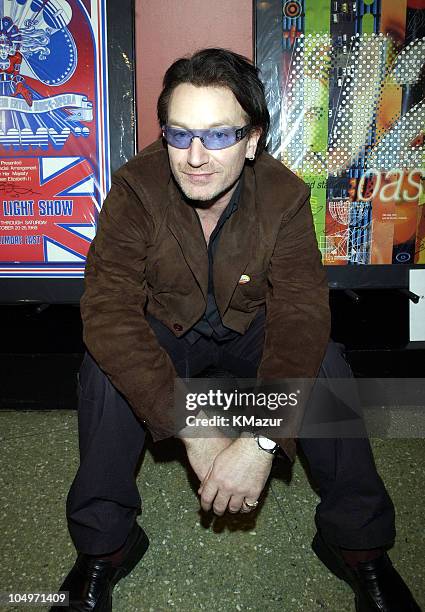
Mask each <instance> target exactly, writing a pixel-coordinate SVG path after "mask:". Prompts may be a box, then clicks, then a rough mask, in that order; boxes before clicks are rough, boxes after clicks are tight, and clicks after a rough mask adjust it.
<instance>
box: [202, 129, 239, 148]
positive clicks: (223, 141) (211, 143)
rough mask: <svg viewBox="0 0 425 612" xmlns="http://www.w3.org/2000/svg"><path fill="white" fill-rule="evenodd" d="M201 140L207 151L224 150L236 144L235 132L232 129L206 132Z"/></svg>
mask: <svg viewBox="0 0 425 612" xmlns="http://www.w3.org/2000/svg"><path fill="white" fill-rule="evenodd" d="M203 140H204V146H205V147H206V148H207V149H226V148H227V147H231V146H232V145H234V144H235V142H236V136H235V130H234V129H233V128H222V129H220V130H208V131H206V133H205V136H204V139H203Z"/></svg>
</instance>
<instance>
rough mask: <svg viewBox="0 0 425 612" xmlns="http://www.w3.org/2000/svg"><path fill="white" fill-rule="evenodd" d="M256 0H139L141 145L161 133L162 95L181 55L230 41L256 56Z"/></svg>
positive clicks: (233, 46) (228, 44) (228, 45)
mask: <svg viewBox="0 0 425 612" xmlns="http://www.w3.org/2000/svg"><path fill="white" fill-rule="evenodd" d="M252 6H253V3H252V0H136V71H137V73H136V84H137V109H138V110H137V115H138V148H139V149H142V148H143V147H145V146H146V145H148V144H150V143H151V142H152V141H153V140H155V139H156V138H157V137H158V135H159V128H158V123H157V119H156V101H157V99H158V96H159V94H160V92H161V84H162V77H163V75H164V72H165V70H166V69H167V68H168V66H169V65H170V64H171V63H172V62H173V61H174V60H175V59H177V58H179V57H182V56H184V55H187V54H188V53H191V52H193V51H196V50H197V49H201V48H204V47H226V48H228V49H231V50H232V51H236V52H237V53H241V54H242V55H245V56H246V57H249V58H250V59H252V57H253V43H252V40H253V33H252Z"/></svg>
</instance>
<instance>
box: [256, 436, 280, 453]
mask: <svg viewBox="0 0 425 612" xmlns="http://www.w3.org/2000/svg"><path fill="white" fill-rule="evenodd" d="M257 442H258V446H260V448H264V450H273V449H274V448H276V446H277V444H276V442H273V440H270V439H269V438H264V437H263V436H258V438H257Z"/></svg>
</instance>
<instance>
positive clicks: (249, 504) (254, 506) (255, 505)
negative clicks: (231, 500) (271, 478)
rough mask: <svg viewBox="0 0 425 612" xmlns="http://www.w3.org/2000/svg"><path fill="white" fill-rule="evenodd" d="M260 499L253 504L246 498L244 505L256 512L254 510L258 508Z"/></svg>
mask: <svg viewBox="0 0 425 612" xmlns="http://www.w3.org/2000/svg"><path fill="white" fill-rule="evenodd" d="M258 503H259V502H258V499H257V500H256V501H253V502H249V501H247V499H246V498H244V500H243V505H244V506H246V507H247V508H249V509H250V510H254V508H256V507H257V506H258Z"/></svg>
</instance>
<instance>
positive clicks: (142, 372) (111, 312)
mask: <svg viewBox="0 0 425 612" xmlns="http://www.w3.org/2000/svg"><path fill="white" fill-rule="evenodd" d="M152 229H153V221H152V218H151V217H150V215H149V214H148V213H147V211H146V209H145V208H144V206H143V203H142V202H141V201H140V198H138V197H137V196H136V195H135V194H134V193H133V191H132V189H131V188H130V187H129V186H128V185H127V183H126V182H125V180H123V179H117V178H115V179H114V181H113V185H112V188H111V191H110V192H109V194H108V196H107V198H106V200H105V203H104V205H103V207H102V210H101V212H100V215H99V223H98V230H97V234H96V237H95V239H94V240H93V242H92V244H91V246H90V249H89V253H88V257H87V265H86V273H85V291H84V294H83V296H82V299H81V315H82V320H83V326H84V342H85V344H86V346H87V348H88V350H89V352H90V353H91V354H92V355H93V357H94V358H95V360H96V361H97V363H98V364H99V366H100V367H101V369H102V370H103V371H104V372H105V373H106V374H107V376H108V377H109V379H110V380H111V382H112V383H113V385H114V386H115V387H116V388H117V389H118V390H119V391H120V392H121V393H122V394H123V395H124V396H125V398H126V399H127V401H128V402H129V403H130V405H131V407H132V409H133V410H134V412H135V414H136V415H137V416H138V417H139V418H140V419H141V420H142V421H144V422H145V423H146V425H147V426H148V428H149V429H150V431H151V433H152V436H153V439H154V440H158V439H162V438H166V437H169V436H171V435H173V434H174V433H175V431H176V427H175V424H174V416H173V404H174V380H175V377H176V376H177V374H176V372H175V369H174V366H173V364H172V361H171V359H170V357H169V356H168V354H167V352H166V351H165V350H164V349H162V348H161V346H160V345H159V343H158V341H157V339H156V336H155V334H154V332H153V331H152V329H151V327H150V325H149V324H148V322H147V321H146V319H145V316H144V307H145V304H146V299H147V298H146V279H145V268H146V256H147V246H148V244H149V242H148V241H149V236H152Z"/></svg>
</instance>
